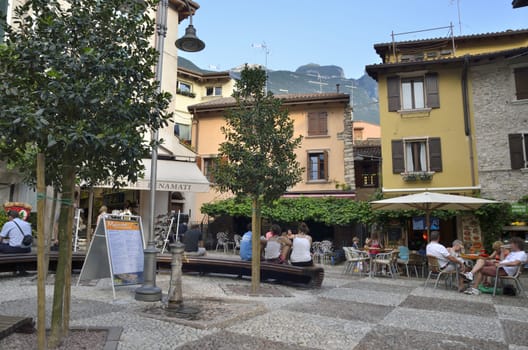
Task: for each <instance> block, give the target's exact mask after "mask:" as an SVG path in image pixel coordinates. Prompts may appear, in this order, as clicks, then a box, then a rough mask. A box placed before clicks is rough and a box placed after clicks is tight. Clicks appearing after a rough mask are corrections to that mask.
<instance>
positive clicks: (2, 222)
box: [0, 209, 8, 229]
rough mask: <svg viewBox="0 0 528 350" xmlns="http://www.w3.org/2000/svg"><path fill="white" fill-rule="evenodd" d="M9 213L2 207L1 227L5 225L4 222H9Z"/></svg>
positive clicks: (0, 213)
mask: <svg viewBox="0 0 528 350" xmlns="http://www.w3.org/2000/svg"><path fill="white" fill-rule="evenodd" d="M7 221H8V220H7V213H6V212H5V210H3V209H0V229H1V228H2V227H4V224H5V223H6V222H7Z"/></svg>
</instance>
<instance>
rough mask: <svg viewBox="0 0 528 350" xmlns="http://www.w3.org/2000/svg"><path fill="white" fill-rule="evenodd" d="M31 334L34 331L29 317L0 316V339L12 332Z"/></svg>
mask: <svg viewBox="0 0 528 350" xmlns="http://www.w3.org/2000/svg"><path fill="white" fill-rule="evenodd" d="M17 331H18V332H23V333H32V332H33V331H34V324H33V319H32V318H31V317H18V316H5V315H0V339H2V338H5V337H7V336H8V335H10V334H12V333H14V332H17Z"/></svg>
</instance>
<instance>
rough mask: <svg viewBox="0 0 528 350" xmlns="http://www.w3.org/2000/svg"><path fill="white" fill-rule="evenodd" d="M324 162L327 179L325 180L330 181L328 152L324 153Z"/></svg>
mask: <svg viewBox="0 0 528 350" xmlns="http://www.w3.org/2000/svg"><path fill="white" fill-rule="evenodd" d="M323 161H324V164H323V165H324V178H325V180H327V181H328V179H329V176H328V169H329V167H328V151H324V160H323Z"/></svg>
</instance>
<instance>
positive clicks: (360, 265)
mask: <svg viewBox="0 0 528 350" xmlns="http://www.w3.org/2000/svg"><path fill="white" fill-rule="evenodd" d="M343 251H344V252H345V258H346V261H345V266H344V268H343V273H344V274H346V273H350V272H352V274H353V273H354V272H356V271H357V272H359V275H360V276H361V275H362V274H363V272H365V262H367V261H368V259H369V257H368V254H365V253H364V252H361V251H359V250H355V249H352V248H350V247H343Z"/></svg>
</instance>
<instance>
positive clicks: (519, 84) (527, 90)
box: [513, 67, 528, 100]
mask: <svg viewBox="0 0 528 350" xmlns="http://www.w3.org/2000/svg"><path fill="white" fill-rule="evenodd" d="M513 74H514V75H515V93H516V95H517V99H518V100H525V99H528V67H522V68H516V69H514V70H513Z"/></svg>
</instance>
